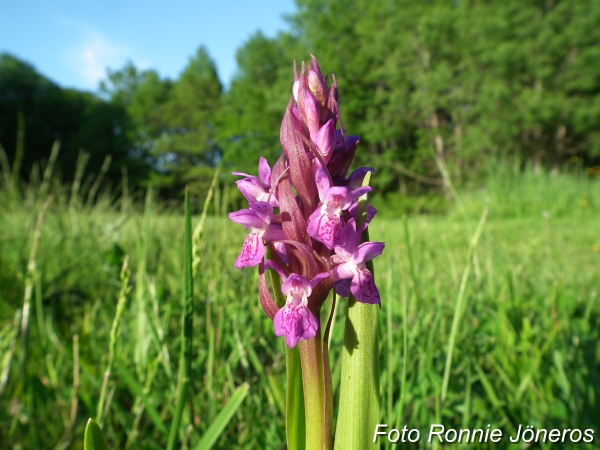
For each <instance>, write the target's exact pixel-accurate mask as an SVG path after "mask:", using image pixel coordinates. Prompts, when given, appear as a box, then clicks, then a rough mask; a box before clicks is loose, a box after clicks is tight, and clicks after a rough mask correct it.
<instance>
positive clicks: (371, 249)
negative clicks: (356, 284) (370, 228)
mask: <svg viewBox="0 0 600 450" xmlns="http://www.w3.org/2000/svg"><path fill="white" fill-rule="evenodd" d="M384 247H385V244H384V243H383V242H364V243H362V244H360V245H359V246H358V248H357V249H356V250H355V251H354V253H353V254H352V259H351V260H350V261H351V262H352V263H354V264H360V263H362V262H366V261H371V260H372V259H373V258H376V257H378V256H379V255H381V253H382V252H383V248H384Z"/></svg>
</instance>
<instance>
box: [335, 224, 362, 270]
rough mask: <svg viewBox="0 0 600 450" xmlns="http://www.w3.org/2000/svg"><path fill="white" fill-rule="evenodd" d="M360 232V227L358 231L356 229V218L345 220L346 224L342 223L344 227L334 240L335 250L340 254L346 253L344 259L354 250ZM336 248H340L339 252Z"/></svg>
mask: <svg viewBox="0 0 600 450" xmlns="http://www.w3.org/2000/svg"><path fill="white" fill-rule="evenodd" d="M360 233H362V229H361V230H360V232H358V233H357V231H356V220H354V219H350V220H349V221H348V222H346V225H344V228H343V229H342V232H341V233H340V238H339V240H338V241H337V242H336V247H335V249H336V250H335V251H336V253H339V254H340V255H344V256H345V255H348V258H347V259H346V261H347V260H348V259H350V255H351V254H352V253H353V252H354V249H356V246H357V245H358V241H359V240H360ZM338 248H340V250H341V252H338Z"/></svg>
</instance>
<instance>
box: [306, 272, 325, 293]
mask: <svg viewBox="0 0 600 450" xmlns="http://www.w3.org/2000/svg"><path fill="white" fill-rule="evenodd" d="M326 278H329V272H321V273H320V274H318V275H315V276H314V277H313V278H312V279H311V280H310V281H309V283H310V287H311V288H312V289H314V288H315V286H316V285H317V284H319V283H320V282H321V281H323V280H324V279H326Z"/></svg>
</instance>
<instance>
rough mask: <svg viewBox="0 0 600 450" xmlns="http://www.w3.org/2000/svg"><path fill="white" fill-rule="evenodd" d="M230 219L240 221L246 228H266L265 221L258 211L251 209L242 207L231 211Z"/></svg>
mask: <svg viewBox="0 0 600 450" xmlns="http://www.w3.org/2000/svg"><path fill="white" fill-rule="evenodd" d="M229 219H230V220H231V221H232V222H235V223H239V224H240V225H243V226H244V227H246V228H250V229H257V230H261V229H263V228H265V222H264V220H262V219H261V218H260V217H259V216H258V214H256V212H254V211H252V210H250V209H241V210H239V211H235V212H232V213H229Z"/></svg>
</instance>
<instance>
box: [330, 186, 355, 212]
mask: <svg viewBox="0 0 600 450" xmlns="http://www.w3.org/2000/svg"><path fill="white" fill-rule="evenodd" d="M323 203H324V204H325V207H326V208H328V209H331V210H335V211H337V212H339V211H342V210H344V209H348V208H349V207H350V205H351V204H352V194H351V193H350V191H349V190H348V188H346V187H343V186H333V187H332V188H329V189H328V190H327V194H326V195H325V200H323Z"/></svg>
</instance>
